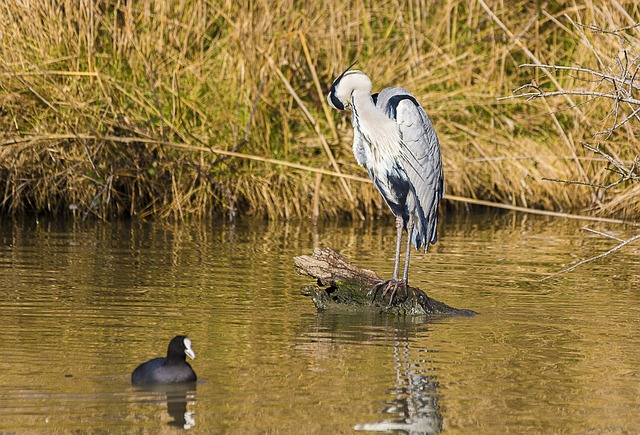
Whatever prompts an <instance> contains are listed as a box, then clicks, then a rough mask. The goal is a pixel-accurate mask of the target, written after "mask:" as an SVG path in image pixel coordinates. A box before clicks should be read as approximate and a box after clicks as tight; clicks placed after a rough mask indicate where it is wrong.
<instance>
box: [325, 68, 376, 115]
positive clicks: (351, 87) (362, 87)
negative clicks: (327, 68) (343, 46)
mask: <svg viewBox="0 0 640 435" xmlns="http://www.w3.org/2000/svg"><path fill="white" fill-rule="evenodd" d="M353 65H355V62H354V63H353V64H351V66H350V67H349V68H347V69H346V70H345V71H344V72H343V73H342V74H340V75H339V76H338V78H337V79H335V80H334V81H333V84H332V85H331V91H329V95H327V101H328V102H329V105H330V106H331V107H333V108H334V109H338V110H345V109H350V108H351V105H352V96H353V93H354V92H362V93H366V94H367V95H371V89H372V86H373V85H372V84H371V80H370V79H369V77H367V76H366V75H365V73H363V72H362V71H358V70H354V71H349V69H350V68H351V67H352V66H353Z"/></svg>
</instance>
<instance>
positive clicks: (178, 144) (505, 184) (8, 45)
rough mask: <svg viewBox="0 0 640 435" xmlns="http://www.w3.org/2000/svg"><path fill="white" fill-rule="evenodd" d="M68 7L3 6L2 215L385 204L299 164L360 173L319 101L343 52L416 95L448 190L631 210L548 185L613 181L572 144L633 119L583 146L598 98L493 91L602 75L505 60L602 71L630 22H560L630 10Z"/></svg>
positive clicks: (465, 5) (391, 5) (524, 4)
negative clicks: (617, 32) (527, 97)
mask: <svg viewBox="0 0 640 435" xmlns="http://www.w3.org/2000/svg"><path fill="white" fill-rule="evenodd" d="M79 3H80V4H81V5H82V6H81V7H78V2H77V1H72V0H42V1H34V0H9V1H6V2H3V3H2V5H0V16H1V17H2V19H1V20H0V36H1V38H0V77H1V79H0V123H1V124H2V128H1V129H0V131H2V133H0V135H1V136H0V195H1V196H0V210H1V211H2V212H4V213H14V212H23V211H37V212H53V213H60V212H64V211H67V210H69V209H70V207H71V210H74V213H79V214H84V215H96V216H99V217H101V218H109V217H112V216H119V215H133V216H140V217H145V216H154V217H175V218H184V217H187V216H206V215H210V214H214V213H230V212H235V211H237V210H238V209H240V210H241V211H244V212H251V213H255V214H263V215H267V216H269V217H296V216H299V217H305V216H311V215H313V214H314V208H315V209H316V210H315V212H317V213H318V214H319V215H321V216H335V215H338V214H343V213H348V214H351V215H353V216H360V215H362V214H366V215H372V214H377V213H379V212H381V211H382V212H384V209H385V206H384V205H383V204H382V200H381V199H380V197H379V195H378V194H377V192H376V191H375V190H374V189H373V187H372V185H371V184H368V183H363V182H360V181H356V180H354V179H353V178H352V179H341V178H338V177H336V176H333V175H322V176H319V175H318V173H317V171H315V170H314V168H315V169H319V170H323V171H324V173H325V174H330V173H341V174H347V175H351V176H355V177H356V178H357V177H366V174H365V173H364V172H363V171H362V170H360V168H358V167H357V165H356V164H355V160H354V159H353V156H352V155H351V144H350V143H351V136H350V135H351V129H350V124H349V120H348V118H347V117H346V116H345V115H343V114H338V113H336V112H332V111H329V110H328V108H327V107H326V103H325V97H324V94H325V93H326V91H327V89H328V86H329V85H330V83H331V82H332V80H333V78H334V77H335V76H336V75H337V74H339V73H340V72H341V70H342V69H343V68H344V67H346V66H347V65H348V64H350V63H351V61H352V60H354V59H357V60H358V65H357V66H358V68H359V69H362V70H364V71H365V72H366V73H367V74H368V75H369V76H370V77H371V78H372V80H373V82H374V85H375V86H377V87H378V88H382V87H385V86H389V85H402V86H404V87H406V88H408V89H409V90H411V91H412V92H413V93H414V94H415V95H416V96H417V97H418V99H419V100H420V101H421V102H422V104H423V106H424V107H425V109H426V111H427V113H429V114H430V116H431V118H432V120H433V121H434V124H435V127H436V129H437V131H438V134H439V137H440V141H441V143H442V151H443V158H444V164H445V177H446V184H447V187H446V188H447V193H449V194H453V195H461V196H468V197H474V198H483V199H489V200H495V201H499V202H504V203H508V204H515V205H522V206H529V207H540V208H545V209H551V210H564V211H566V210H585V209H588V210H591V212H593V213H599V214H614V215H616V216H618V217H621V218H627V219H628V218H636V217H638V216H640V200H639V199H638V198H640V195H639V193H640V191H639V189H640V186H639V185H638V184H637V183H636V184H633V183H620V184H618V185H616V186H615V188H613V189H609V190H607V191H602V190H597V189H593V188H590V187H585V186H580V185H566V184H561V183H554V182H550V181H545V180H543V178H545V177H549V178H558V179H566V180H588V181H589V182H593V183H597V184H608V183H609V182H610V180H611V177H612V176H614V175H612V174H611V173H610V171H607V170H606V165H605V164H604V163H603V161H602V159H601V158H599V156H597V155H594V154H593V153H592V152H590V151H588V150H585V149H584V148H583V147H582V146H581V145H580V142H581V141H583V140H584V141H589V142H590V143H594V142H595V141H600V142H602V146H603V147H605V148H606V149H607V150H608V151H609V153H610V154H613V155H615V156H617V157H619V158H620V159H621V160H626V161H629V160H632V159H633V158H634V156H636V155H638V154H640V145H639V142H638V139H637V138H638V134H639V133H640V121H636V122H629V123H627V124H626V125H625V127H624V128H621V129H619V130H618V131H617V132H616V134H614V135H611V137H608V138H606V139H604V138H602V137H597V138H596V139H594V138H593V135H594V133H596V132H598V131H602V130H604V129H605V128H607V127H608V126H610V124H611V122H612V120H611V119H610V117H608V116H607V115H608V113H609V112H610V110H611V107H610V105H607V103H606V102H591V103H589V102H587V100H585V99H584V98H583V99H577V98H575V99H574V100H575V101H573V102H568V101H567V100H565V99H562V98H557V99H544V100H539V101H536V102H532V103H524V102H521V101H498V100H497V98H498V97H502V96H505V95H509V94H510V93H511V92H512V91H513V90H514V89H516V88H518V87H519V86H521V85H522V84H524V83H526V82H529V81H530V80H531V78H532V76H535V78H536V80H538V81H539V82H540V83H542V84H546V83H547V82H548V83H549V85H548V86H551V87H553V86H560V87H563V88H569V87H578V86H582V87H584V86H597V83H596V84H594V83H585V82H580V80H581V78H580V77H578V76H576V75H571V74H568V73H562V72H553V73H552V74H553V80H555V81H556V84H554V83H553V81H551V79H550V78H549V77H547V76H545V75H544V73H542V72H541V71H539V70H532V69H527V68H520V67H519V65H521V64H524V63H535V62H536V61H535V60H534V59H533V58H535V59H537V60H538V61H539V62H542V63H548V64H563V65H576V64H579V65H585V66H590V67H594V68H595V67H604V68H615V63H614V61H613V59H615V58H616V57H617V56H618V54H619V53H620V52H621V50H623V49H626V50H628V52H629V53H631V52H632V51H633V50H635V52H636V53H637V52H638V51H639V50H640V49H639V48H638V47H640V42H639V39H638V38H639V37H640V28H638V27H630V28H628V29H625V30H623V34H624V36H625V38H624V39H622V38H619V37H614V36H612V35H610V34H606V33H605V34H603V33H595V32H589V31H588V29H587V30H585V28H581V27H579V26H576V25H574V23H583V24H596V25H597V26H598V27H600V28H605V29H618V28H622V27H627V26H630V25H633V24H635V23H637V22H638V21H639V17H640V11H639V7H638V6H637V5H636V4H634V3H633V2H628V3H627V4H620V3H618V2H616V1H613V2H605V3H606V4H605V5H600V4H596V3H594V2H590V1H586V2H584V3H581V4H576V3H571V4H568V5H557V4H556V3H555V2H554V3H539V2H530V1H524V0H521V1H516V2H515V3H514V2H495V4H489V5H488V6H487V5H485V2H484V1H482V0H477V1H469V2H460V1H447V2H444V3H443V2H441V1H438V2H436V1H429V0H416V1H411V0H407V1H401V0H395V1H394V0H390V1H385V2H363V1H346V0H333V1H332V0H327V1H324V2H322V1H321V2H311V1H302V2H300V1H293V0H274V1H272V2H247V4H245V5H243V6H238V2H237V1H223V0H220V1H211V0H175V1H174V0H171V1H170V0H159V1H151V0H140V1H136V2H132V1H123V0H102V1H100V0H98V1H87V2H84V1H83V2H79ZM595 53H599V55H600V57H598V56H595V55H594V54H595ZM532 57H533V58H532ZM599 62H601V65H599ZM256 98H257V99H256ZM582 103H585V104H582ZM254 105H255V113H254V115H253V117H251V113H252V108H253V107H254ZM549 113H552V114H553V115H550V114H549ZM250 121H251V123H250ZM249 123H250V124H251V129H250V131H249V135H248V137H247V132H248V130H247V126H248V125H249ZM217 151H223V152H226V154H221V153H218V152H217ZM234 153H241V154H244V155H249V156H252V158H251V159H246V158H242V157H238V156H237V154H234ZM274 160H276V161H283V162H288V163H289V164H290V166H284V165H279V164H274V162H273V161H274ZM291 165H294V166H295V168H294V167H292V166H291ZM300 167H303V168H304V167H308V168H310V169H308V170H301V169H296V168H300ZM341 180H342V181H341Z"/></svg>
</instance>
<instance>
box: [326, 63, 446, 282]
mask: <svg viewBox="0 0 640 435" xmlns="http://www.w3.org/2000/svg"><path fill="white" fill-rule="evenodd" d="M371 90H372V85H371V80H370V79H369V78H368V77H367V76H366V75H365V74H364V73H362V72H361V71H349V70H347V71H345V72H344V73H342V74H341V75H340V76H339V77H338V78H337V79H336V80H335V81H334V82H333V84H332V86H331V91H330V92H329V95H328V97H327V100H328V102H329V104H330V105H331V106H332V107H334V108H336V109H338V110H345V109H350V110H351V111H352V113H353V116H352V124H353V130H354V142H353V153H354V155H355V157H356V160H357V161H358V164H360V165H361V166H363V167H364V168H365V169H366V170H367V172H368V173H369V176H370V177H371V180H372V181H373V183H374V184H375V186H376V187H377V188H378V190H379V191H380V193H381V194H382V197H383V198H384V200H385V201H386V203H387V205H388V206H389V208H390V209H391V211H392V213H393V214H394V215H395V216H396V218H397V225H398V241H397V245H396V265H395V270H394V280H397V270H398V263H399V255H400V252H399V251H400V238H401V236H402V232H401V231H402V228H404V229H406V230H407V232H408V233H409V241H410V242H412V243H413V245H414V246H415V247H416V249H423V250H424V251H427V250H428V248H429V245H430V244H432V243H435V242H436V240H437V234H438V229H437V226H438V205H439V203H440V200H441V199H442V197H443V195H444V175H443V171H442V158H441V155H440V143H439V141H438V137H437V136H436V133H435V130H434V128H433V125H432V124H431V121H430V119H429V117H428V116H427V114H426V113H425V111H424V110H423V108H422V106H420V104H419V103H418V101H417V100H416V99H415V97H413V96H412V95H411V94H410V93H409V91H407V90H406V89H403V88H386V89H383V90H382V91H381V92H380V93H379V94H375V95H372V94H371ZM408 251H409V250H408V247H407V257H406V261H405V273H404V276H403V281H404V282H405V283H406V280H407V274H408V262H409V252H408Z"/></svg>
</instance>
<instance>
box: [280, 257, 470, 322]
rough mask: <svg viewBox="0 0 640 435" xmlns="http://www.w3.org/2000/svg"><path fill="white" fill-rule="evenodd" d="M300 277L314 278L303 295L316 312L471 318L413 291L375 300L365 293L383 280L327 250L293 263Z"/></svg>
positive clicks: (468, 313) (420, 291) (376, 296)
mask: <svg viewBox="0 0 640 435" xmlns="http://www.w3.org/2000/svg"><path fill="white" fill-rule="evenodd" d="M293 261H294V263H295V266H296V269H297V270H298V272H299V273H300V274H302V275H305V276H309V277H311V278H314V279H315V280H316V282H317V284H316V285H312V286H305V287H303V288H302V294H303V295H305V296H310V297H311V299H312V300H313V303H314V304H315V306H316V308H317V309H318V310H322V311H324V310H330V309H348V310H376V311H380V312H384V313H390V314H398V315H445V316H474V315H476V314H478V313H476V312H475V311H473V310H467V309H458V308H454V307H451V306H449V305H447V304H445V303H443V302H439V301H437V300H435V299H432V298H430V297H429V296H427V294H426V293H425V292H424V291H422V290H420V289H419V288H416V287H411V286H407V287H408V291H404V290H400V291H398V292H397V294H396V296H395V298H394V300H393V302H392V303H391V304H389V295H387V296H386V297H385V298H384V299H383V298H382V292H378V294H376V295H375V298H373V297H371V296H368V295H367V293H369V291H370V290H371V289H372V288H373V286H374V285H376V284H378V283H380V282H382V281H383V280H382V278H380V277H379V276H378V274H377V273H375V272H374V271H372V270H368V269H362V268H360V267H358V266H355V265H353V264H351V263H350V262H349V261H348V260H347V259H346V258H344V257H343V256H342V255H340V254H338V253H337V252H335V251H333V250H332V249H329V248H316V249H315V250H314V251H313V255H311V256H309V255H301V256H299V257H295V258H294V259H293Z"/></svg>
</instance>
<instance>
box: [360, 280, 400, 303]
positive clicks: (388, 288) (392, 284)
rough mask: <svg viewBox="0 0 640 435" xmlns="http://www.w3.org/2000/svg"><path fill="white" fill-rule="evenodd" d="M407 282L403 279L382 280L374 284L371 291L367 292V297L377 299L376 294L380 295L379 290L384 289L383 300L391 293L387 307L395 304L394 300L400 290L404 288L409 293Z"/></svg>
mask: <svg viewBox="0 0 640 435" xmlns="http://www.w3.org/2000/svg"><path fill="white" fill-rule="evenodd" d="M407 289H408V287H407V282H406V281H405V280H402V279H393V278H392V279H387V280H385V281H380V282H379V283H378V284H376V285H374V286H373V288H372V289H371V290H369V293H367V297H370V298H371V300H372V301H375V299H376V296H378V292H379V291H380V290H382V296H381V297H380V299H381V300H384V298H385V296H386V295H387V294H389V293H390V295H389V303H388V304H387V308H388V307H391V306H392V305H393V301H394V299H395V298H396V294H397V293H398V290H404V291H405V292H407V294H408V290H407Z"/></svg>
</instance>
